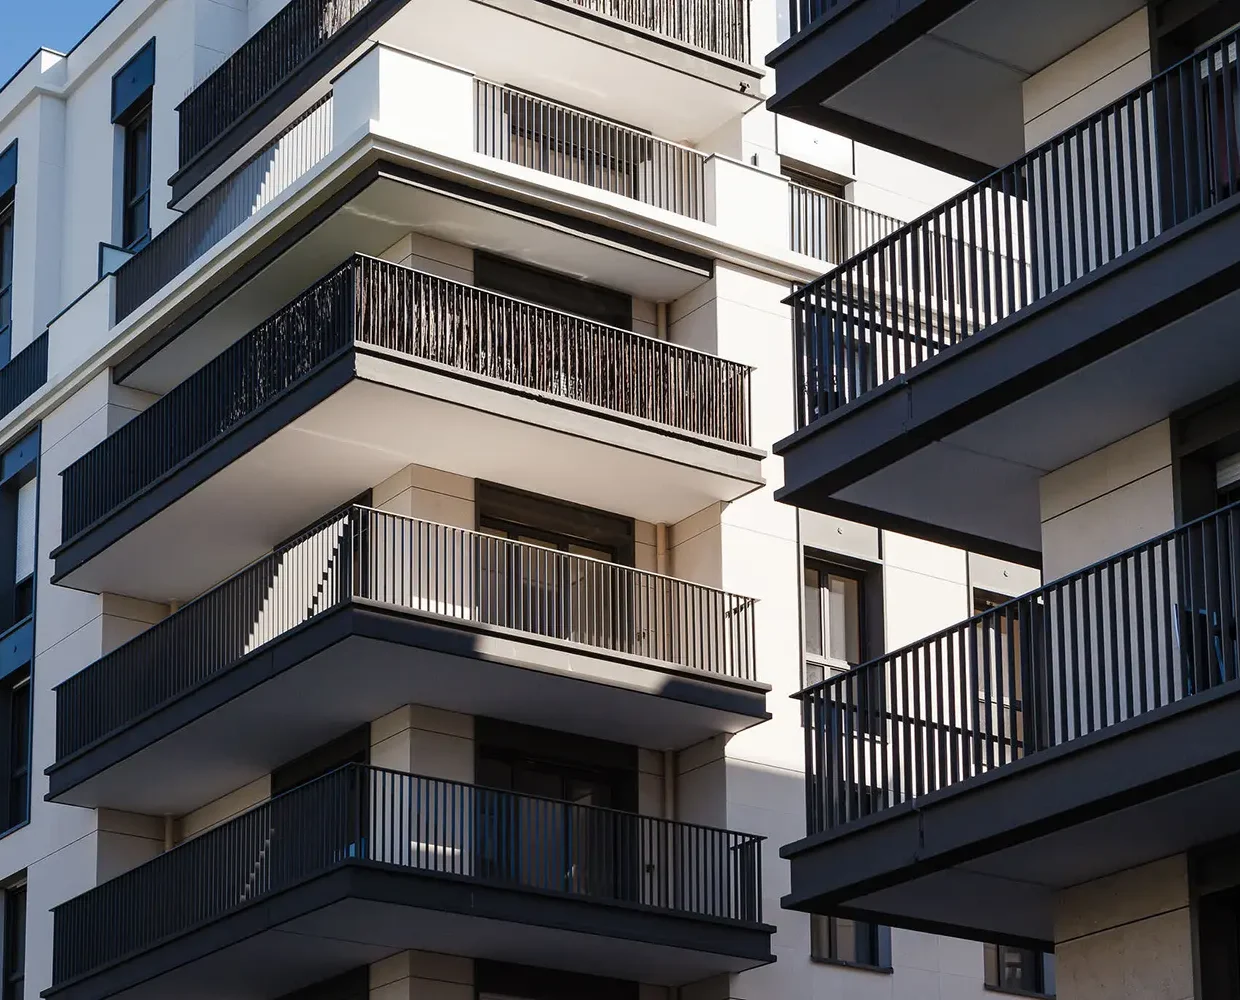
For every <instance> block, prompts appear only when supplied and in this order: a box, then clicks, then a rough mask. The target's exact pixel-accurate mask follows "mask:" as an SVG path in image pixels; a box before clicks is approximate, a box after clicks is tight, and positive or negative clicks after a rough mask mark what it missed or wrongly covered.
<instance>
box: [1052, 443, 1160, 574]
mask: <svg viewBox="0 0 1240 1000" xmlns="http://www.w3.org/2000/svg"><path fill="white" fill-rule="evenodd" d="M1174 527H1175V494H1174V487H1173V484H1172V476H1171V469H1170V468H1169V467H1168V468H1165V469H1162V470H1160V471H1158V472H1155V473H1152V474H1150V475H1148V476H1145V477H1143V478H1141V479H1138V480H1136V481H1135V482H1132V483H1129V484H1128V485H1127V486H1122V487H1120V488H1119V489H1117V490H1113V491H1112V492H1110V493H1107V494H1105V495H1104V496H1101V497H1099V498H1098V499H1097V500H1092V501H1090V502H1089V503H1086V504H1083V505H1081V506H1079V507H1075V508H1073V509H1072V510H1069V511H1067V512H1066V513H1063V514H1060V515H1059V516H1057V517H1054V518H1052V519H1051V520H1049V521H1045V522H1043V524H1042V573H1043V575H1044V576H1045V578H1046V580H1047V581H1051V580H1056V579H1058V578H1059V577H1062V576H1064V575H1066V574H1068V573H1071V572H1073V571H1074V570H1077V569H1080V568H1082V567H1083V566H1088V565H1090V564H1091V563H1094V562H1097V561H1098V560H1100V559H1105V558H1106V557H1108V556H1111V555H1114V554H1115V553H1117V552H1122V551H1123V550H1125V549H1128V548H1131V547H1132V546H1134V545H1139V544H1141V543H1142V542H1144V541H1146V540H1147V539H1149V538H1152V537H1154V536H1155V535H1159V534H1161V533H1162V532H1164V531H1169V530H1170V529H1172V528H1174Z"/></svg>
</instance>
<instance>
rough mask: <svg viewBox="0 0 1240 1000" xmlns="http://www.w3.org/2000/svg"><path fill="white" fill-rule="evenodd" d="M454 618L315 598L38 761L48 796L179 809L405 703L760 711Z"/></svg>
mask: <svg viewBox="0 0 1240 1000" xmlns="http://www.w3.org/2000/svg"><path fill="white" fill-rule="evenodd" d="M466 626H467V623H460V622H456V623H454V622H453V621H452V620H451V619H445V618H440V617H436V616H433V615H419V614H415V613H413V612H409V611H402V610H400V609H397V608H394V607H387V606H382V605H375V604H373V603H370V602H364V601H354V602H353V604H351V605H349V606H346V607H344V608H341V609H338V610H335V611H329V612H326V613H324V614H322V615H320V616H317V617H315V618H312V619H311V620H310V621H309V622H307V623H306V624H305V625H304V626H302V627H300V628H298V629H294V630H293V631H291V632H290V633H289V634H288V635H286V636H284V637H281V638H279V639H276V640H274V641H272V642H271V643H268V644H267V645H265V646H263V647H261V648H259V649H258V650H256V651H255V653H254V654H253V655H251V656H249V657H248V658H246V659H244V660H242V661H241V662H240V663H238V664H237V665H236V666H234V667H231V668H228V669H226V670H222V671H220V672H219V673H218V674H216V675H215V676H213V677H212V678H211V679H210V680H209V681H207V682H206V683H203V684H201V685H199V686H198V687H196V688H192V689H190V690H189V691H187V692H185V694H184V695H183V696H181V697H179V698H177V699H176V700H175V701H173V702H171V703H168V704H165V705H163V706H162V707H160V708H159V709H157V710H156V711H155V712H153V713H151V714H149V715H147V716H145V717H143V718H140V719H137V720H135V721H134V723H133V725H131V726H129V727H128V728H126V729H122V730H120V731H118V732H116V733H114V734H113V735H111V736H110V737H107V738H105V739H104V740H103V741H101V742H99V743H96V744H94V745H92V746H90V747H87V748H86V749H85V750H83V751H82V752H81V753H80V754H78V755H76V756H74V757H71V758H69V759H68V760H67V761H64V762H61V763H59V764H57V765H56V766H54V767H53V768H51V769H49V774H50V775H51V791H50V792H49V793H48V798H49V799H51V800H53V801H57V802H66V803H71V804H74V805H81V806H88V807H92V808H94V807H100V806H107V807H110V808H114V809H121V810H124V811H127V812H135V813H142V814H145V815H154V816H159V815H182V814H184V813H186V812H189V811H190V810H191V809H194V808H197V807H198V806H199V805H201V804H202V803H203V802H211V801H213V800H215V799H217V798H219V797H220V796H221V795H224V794H227V793H228V792H229V791H231V790H233V789H235V788H240V787H241V786H243V785H246V784H248V783H249V782H251V781H254V780H256V779H258V778H260V777H262V776H263V775H265V774H268V773H269V772H271V771H272V770H273V769H274V768H276V767H278V766H280V765H281V764H284V763H286V762H287V761H289V760H293V759H296V758H297V757H299V756H301V755H302V754H304V753H307V752H309V751H310V750H312V749H314V748H315V747H317V746H321V745H322V744H324V743H325V742H327V741H328V740H331V739H334V738H335V737H337V736H340V735H342V734H343V733H346V732H348V731H349V730H351V729H354V728H356V727H357V726H359V725H363V724H365V723H368V722H370V721H372V720H374V719H377V718H380V717H382V716H384V715H386V714H388V713H389V712H392V711H394V710H396V709H398V708H400V707H401V706H402V705H408V704H417V705H429V706H432V707H436V708H442V709H447V710H449V711H453V712H460V713H463V714H466V715H475V716H476V715H485V716H490V717H494V718H501V719H509V720H512V721H515V722H521V723H525V724H527V725H534V726H541V727H543V728H553V729H556V730H562V731H567V732H575V733H580V734H582V735H587V736H597V737H602V738H605V739H610V740H615V741H617V742H622V743H628V744H631V745H635V746H641V747H646V748H649V749H680V748H683V747H686V746H691V745H693V744H695V743H698V742H700V741H702V740H704V739H708V738H709V737H711V736H714V735H717V734H719V733H735V732H739V731H740V730H742V729H745V728H748V727H749V726H752V725H755V724H757V723H759V722H761V721H764V720H765V719H767V718H769V715H768V714H767V711H766V690H767V685H764V684H759V683H756V682H744V681H735V680H731V679H729V678H726V677H721V676H717V675H714V674H706V673H703V672H701V671H697V670H690V669H678V668H677V667H675V666H673V665H670V664H658V663H656V662H655V661H651V660H643V659H640V658H638V657H624V656H619V655H608V654H607V653H605V652H604V651H601V650H595V649H593V648H592V647H587V646H583V645H578V644H574V643H570V642H566V641H557V640H549V639H548V640H540V639H537V638H535V637H530V636H527V635H524V634H523V633H519V632H515V631H512V630H508V629H500V628H491V627H487V626H478V627H476V628H469V627H466ZM275 719H278V720H279V725H272V724H271V723H272V720H275ZM189 761H192V762H193V767H187V766H186V763H187V762H189Z"/></svg>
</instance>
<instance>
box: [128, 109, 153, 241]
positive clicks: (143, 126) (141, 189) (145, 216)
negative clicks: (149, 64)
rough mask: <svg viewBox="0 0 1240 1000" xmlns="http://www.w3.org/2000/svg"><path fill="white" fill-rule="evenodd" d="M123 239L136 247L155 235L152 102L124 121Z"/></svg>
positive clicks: (135, 110) (132, 111)
mask: <svg viewBox="0 0 1240 1000" xmlns="http://www.w3.org/2000/svg"><path fill="white" fill-rule="evenodd" d="M124 128H125V164H124V178H123V182H122V199H123V201H122V206H121V210H122V212H123V216H122V224H121V242H122V244H123V245H124V247H125V249H127V250H136V249H138V248H140V247H141V246H142V245H143V244H145V243H146V242H147V241H148V240H149V239H150V237H151V102H150V98H149V97H148V98H147V99H146V100H145V101H143V102H142V103H140V104H138V105H136V106H135V107H134V108H132V109H131V110H130V112H129V113H128V116H127V118H126V120H125V123H124Z"/></svg>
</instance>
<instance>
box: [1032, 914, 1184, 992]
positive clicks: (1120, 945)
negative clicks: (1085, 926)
mask: <svg viewBox="0 0 1240 1000" xmlns="http://www.w3.org/2000/svg"><path fill="white" fill-rule="evenodd" d="M1055 985H1056V996H1057V997H1058V998H1059V1000H1190V998H1192V997H1193V995H1194V990H1193V956H1192V923H1191V918H1190V914H1189V910H1188V908H1187V907H1184V908H1183V909H1178V910H1173V911H1171V912H1170V913H1162V914H1158V915H1157V916H1152V917H1148V918H1146V919H1144V920H1139V921H1137V922H1135V923H1130V924H1124V925H1122V926H1119V927H1114V928H1112V929H1110V930H1106V931H1101V932H1099V933H1097V934H1091V935H1089V936H1087V937H1083V938H1077V939H1075V940H1073V941H1070V942H1066V943H1063V944H1057V945H1056V946H1055Z"/></svg>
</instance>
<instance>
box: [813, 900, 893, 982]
mask: <svg viewBox="0 0 1240 1000" xmlns="http://www.w3.org/2000/svg"><path fill="white" fill-rule="evenodd" d="M841 920H848V921H849V922H850V923H852V925H853V927H854V929H855V930H860V929H861V928H864V929H865V934H866V937H867V940H868V948H867V951H868V952H869V953H870V955H871V956H872V961H868V960H865V959H863V958H858V957H856V952H854V955H853V957H852V958H848V957H846V956H841V955H840V954H839V951H840V935H839V925H840V921H841ZM824 939H825V940H824ZM824 944H825V946H826V947H825V949H824V948H823V945H824ZM809 948H810V956H809V957H810V961H812V962H818V963H821V964H823V965H842V966H844V967H845V968H849V969H861V970H863V971H865V972H877V973H881V974H883V975H891V973H892V972H894V971H895V969H894V966H893V965H892V963H891V928H890V927H888V926H886V925H884V924H875V923H871V922H869V921H866V920H852V919H851V918H847V917H829V916H826V915H823V914H812V915H811V917H810V945H809Z"/></svg>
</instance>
